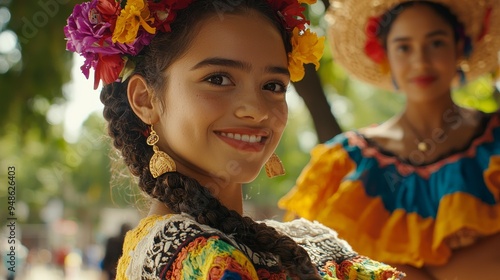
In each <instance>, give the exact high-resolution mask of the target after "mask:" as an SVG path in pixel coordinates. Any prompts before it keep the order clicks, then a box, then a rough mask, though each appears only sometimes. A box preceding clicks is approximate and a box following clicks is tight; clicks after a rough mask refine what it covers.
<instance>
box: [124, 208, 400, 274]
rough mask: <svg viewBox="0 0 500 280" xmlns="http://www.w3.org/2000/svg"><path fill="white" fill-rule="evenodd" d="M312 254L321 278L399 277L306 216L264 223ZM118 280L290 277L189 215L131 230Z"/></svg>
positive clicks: (272, 260) (270, 259) (155, 219)
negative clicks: (361, 254) (355, 250)
mask: <svg viewBox="0 0 500 280" xmlns="http://www.w3.org/2000/svg"><path fill="white" fill-rule="evenodd" d="M265 222H266V223H267V224H269V225H271V226H273V227H275V228H276V230H278V231H280V232H282V233H285V234H288V235H289V236H290V237H292V238H293V239H294V240H295V241H296V242H298V243H299V244H300V245H301V246H303V247H304V248H305V249H306V250H307V251H308V252H309V254H310V256H311V259H312V261H313V263H315V264H316V265H317V267H318V270H319V272H320V274H321V275H322V278H323V279H331V280H335V279H366V280H368V279H401V278H402V277H403V275H402V274H401V273H400V272H397V271H396V270H395V269H393V268H391V267H390V266H388V265H385V264H382V263H379V262H375V261H372V260H370V259H368V258H365V257H362V256H359V255H358V254H357V253H355V252H354V251H352V249H351V248H350V247H349V245H348V244H347V243H346V242H345V241H343V240H341V239H338V237H337V234H336V233H335V232H334V231H332V230H331V229H329V228H327V227H325V226H322V225H320V224H319V223H313V222H309V221H307V220H305V219H301V220H296V221H293V222H288V223H279V222H276V221H265ZM117 279H122V280H125V279H130V280H132V279H214V280H216V279H273V280H278V279H284V280H285V279H290V278H288V277H287V276H286V274H285V273H284V272H283V271H282V270H281V269H280V268H279V266H278V262H277V260H276V257H275V256H273V255H271V254H267V255H263V254H258V253H254V252H252V251H251V250H250V249H249V248H248V247H246V246H245V245H243V244H239V243H237V242H236V241H235V240H234V238H232V237H231V236H227V235H225V234H223V233H222V232H220V231H218V230H216V229H213V228H211V227H208V226H206V225H201V224H198V223H197V222H195V221H194V220H193V218H192V217H191V216H189V215H187V214H178V215H167V216H158V215H156V216H149V217H147V218H144V219H143V220H142V221H141V222H140V224H139V225H138V226H137V228H135V229H134V230H132V231H130V232H129V233H127V236H126V237H125V242H124V246H123V256H122V257H121V259H120V261H119V264H118V269H117Z"/></svg>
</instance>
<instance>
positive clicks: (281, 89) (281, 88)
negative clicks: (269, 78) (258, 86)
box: [263, 83, 287, 93]
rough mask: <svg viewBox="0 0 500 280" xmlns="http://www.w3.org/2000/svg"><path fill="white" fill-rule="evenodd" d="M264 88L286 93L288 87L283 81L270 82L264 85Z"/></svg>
mask: <svg viewBox="0 0 500 280" xmlns="http://www.w3.org/2000/svg"><path fill="white" fill-rule="evenodd" d="M263 89H264V90H269V91H272V92H274V93H285V92H286V90H287V88H286V86H285V85H283V84H282V83H268V84H265V85H264V87H263Z"/></svg>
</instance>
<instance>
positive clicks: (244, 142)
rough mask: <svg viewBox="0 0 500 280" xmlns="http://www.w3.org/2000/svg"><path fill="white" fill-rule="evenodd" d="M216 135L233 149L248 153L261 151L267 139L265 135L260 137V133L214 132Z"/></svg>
mask: <svg viewBox="0 0 500 280" xmlns="http://www.w3.org/2000/svg"><path fill="white" fill-rule="evenodd" d="M216 135H217V136H219V138H220V139H221V140H222V141H224V142H226V143H227V144H229V145H230V146H232V147H233V148H236V149H238V150H243V151H249V152H260V151H262V149H264V144H265V142H266V139H267V138H268V136H267V134H266V135H262V133H249V134H243V133H234V132H216Z"/></svg>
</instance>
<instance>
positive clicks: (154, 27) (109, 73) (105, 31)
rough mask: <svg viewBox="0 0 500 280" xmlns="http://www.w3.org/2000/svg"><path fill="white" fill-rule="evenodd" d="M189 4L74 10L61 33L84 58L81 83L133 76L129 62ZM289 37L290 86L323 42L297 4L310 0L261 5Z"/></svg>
mask: <svg viewBox="0 0 500 280" xmlns="http://www.w3.org/2000/svg"><path fill="white" fill-rule="evenodd" d="M192 1H193V0H91V1H89V2H84V3H82V4H78V5H76V6H75V8H74V9H73V13H72V14H71V15H70V16H69V18H68V21H67V25H66V26H65V27H64V34H65V35H66V40H67V43H66V48H67V50H69V51H72V52H76V53H79V54H80V55H82V56H83V57H84V58H85V62H84V63H83V65H82V66H81V70H82V72H83V74H84V75H85V77H87V79H88V78H89V69H90V68H91V67H92V68H93V69H94V70H95V76H94V89H96V88H97V86H98V85H99V81H100V80H102V81H103V82H104V83H105V84H110V83H113V82H117V81H125V80H126V79H127V78H128V77H129V76H130V75H131V74H132V73H133V71H134V68H135V64H134V62H133V59H131V58H133V57H135V56H137V55H138V54H139V53H140V52H141V50H142V49H143V48H144V47H145V46H147V45H148V44H149V43H150V42H151V40H152V39H153V37H154V36H155V35H156V34H158V33H159V32H170V31H171V29H170V24H171V23H172V22H173V21H174V20H175V17H176V14H177V12H178V11H179V10H182V9H184V8H186V7H187V6H189V4H191V3H192ZM267 2H268V3H269V5H270V6H271V7H272V9H273V10H274V11H276V15H277V17H278V18H279V20H280V22H281V23H282V24H283V26H284V27H285V29H286V30H287V32H289V34H290V35H291V36H290V37H291V42H290V43H291V45H292V51H291V52H289V53H288V61H289V62H288V70H289V71H290V79H291V80H292V81H293V82H296V81H300V80H301V79H302V78H303V77H304V74H305V70H304V64H308V63H312V64H314V65H315V66H316V70H317V69H318V68H319V60H320V58H321V55H322V53H323V44H324V39H325V38H324V37H321V38H318V36H317V35H316V34H315V33H313V32H311V31H310V29H309V28H308V26H309V21H308V20H306V18H305V16H304V14H303V12H304V10H305V8H304V7H303V6H302V5H301V4H302V3H307V4H313V3H315V2H316V0H267Z"/></svg>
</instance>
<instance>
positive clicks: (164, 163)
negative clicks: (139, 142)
mask: <svg viewBox="0 0 500 280" xmlns="http://www.w3.org/2000/svg"><path fill="white" fill-rule="evenodd" d="M159 140H160V137H159V136H158V134H156V131H155V130H154V129H153V125H151V131H150V132H149V136H148V139H146V143H147V144H148V145H149V146H153V151H154V154H153V156H152V157H151V160H150V161H149V172H151V175H153V177H154V178H158V177H159V176H161V175H163V174H165V173H167V172H175V171H176V170H177V168H176V166H175V162H174V160H173V159H172V158H171V157H170V156H169V155H168V154H167V153H165V152H162V151H160V149H159V148H158V146H156V145H155V144H156V143H158V141H159Z"/></svg>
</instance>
